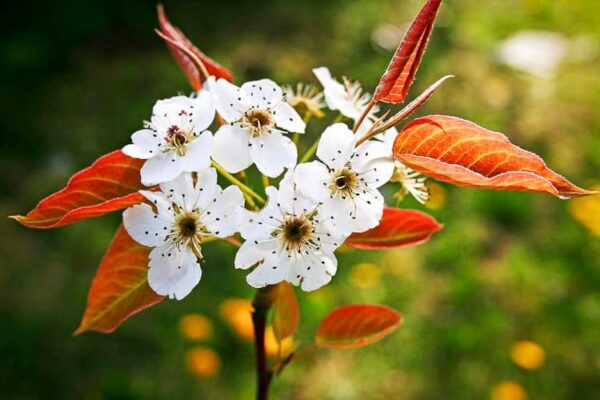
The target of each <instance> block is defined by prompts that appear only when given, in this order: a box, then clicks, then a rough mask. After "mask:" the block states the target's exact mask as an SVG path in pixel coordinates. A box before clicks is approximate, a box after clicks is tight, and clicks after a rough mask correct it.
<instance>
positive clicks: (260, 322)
mask: <svg viewBox="0 0 600 400" xmlns="http://www.w3.org/2000/svg"><path fill="white" fill-rule="evenodd" d="M273 287H274V286H267V287H264V288H262V289H258V291H257V292H256V294H255V295H254V299H253V300H252V306H253V307H254V310H253V311H252V323H253V325H254V347H255V349H256V373H257V375H256V377H257V391H256V400H268V398H269V387H270V385H271V379H272V378H273V371H271V369H270V368H269V366H268V364H267V353H266V350H265V327H266V324H267V314H268V312H269V309H270V308H271V305H272V304H273V302H272V299H271V296H270V291H271V290H272V288H273Z"/></svg>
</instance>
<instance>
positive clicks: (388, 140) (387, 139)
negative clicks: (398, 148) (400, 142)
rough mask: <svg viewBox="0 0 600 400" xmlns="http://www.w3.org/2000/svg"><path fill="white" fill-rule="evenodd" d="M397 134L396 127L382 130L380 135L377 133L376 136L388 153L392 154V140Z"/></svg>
mask: <svg viewBox="0 0 600 400" xmlns="http://www.w3.org/2000/svg"><path fill="white" fill-rule="evenodd" d="M397 136H398V131H397V130H396V128H390V129H388V130H387V131H385V132H383V133H382V134H380V135H377V136H376V138H378V139H379V140H381V141H382V142H383V144H384V146H385V148H386V151H387V152H388V154H389V155H392V149H393V147H394V141H395V140H396V137H397Z"/></svg>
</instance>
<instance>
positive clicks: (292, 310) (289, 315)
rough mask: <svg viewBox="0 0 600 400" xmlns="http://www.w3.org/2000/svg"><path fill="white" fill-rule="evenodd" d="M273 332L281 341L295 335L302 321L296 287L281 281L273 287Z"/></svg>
mask: <svg viewBox="0 0 600 400" xmlns="http://www.w3.org/2000/svg"><path fill="white" fill-rule="evenodd" d="M271 296H273V332H274V333H275V337H276V338H277V340H278V341H279V342H281V341H282V340H284V339H285V338H288V337H290V336H293V335H294V333H296V329H298V323H299V322H300V310H299V308H298V300H297V299H296V295H295V294H294V288H293V287H292V285H290V284H289V283H287V282H281V283H279V284H278V285H277V286H275V287H274V288H273V291H272V292H271Z"/></svg>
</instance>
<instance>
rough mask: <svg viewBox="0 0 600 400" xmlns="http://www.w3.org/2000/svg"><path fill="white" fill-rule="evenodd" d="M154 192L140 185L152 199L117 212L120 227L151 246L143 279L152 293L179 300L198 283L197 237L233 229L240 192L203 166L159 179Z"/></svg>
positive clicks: (236, 223) (237, 219)
mask: <svg viewBox="0 0 600 400" xmlns="http://www.w3.org/2000/svg"><path fill="white" fill-rule="evenodd" d="M160 190H161V191H160V192H151V191H141V192H140V193H142V194H143V195H144V197H145V198H146V199H147V200H148V201H149V202H150V203H151V204H152V206H150V205H149V204H145V203H144V204H138V205H135V206H133V207H130V208H128V209H127V210H125V212H124V213H123V224H124V226H125V229H126V230H127V232H128V233H129V235H130V236H131V238H132V239H133V240H135V241H136V242H138V243H140V244H142V245H144V246H147V247H152V250H151V251H150V256H149V260H150V261H149V265H148V266H149V270H148V283H149V285H150V287H151V288H152V289H153V290H154V291H155V292H156V293H158V294H160V295H164V296H169V297H170V298H176V299H177V300H180V299H182V298H184V297H185V296H187V295H188V294H189V293H190V291H191V290H192V289H193V288H194V287H195V286H196V285H197V284H198V282H199V281H200V277H201V275H202V271H201V270H200V265H199V263H198V260H199V259H202V248H201V246H202V242H203V240H204V239H205V238H207V237H211V236H216V237H219V238H224V237H227V236H230V235H232V234H234V233H235V232H236V231H237V230H238V227H239V226H240V223H241V220H242V218H243V215H244V214H243V213H244V209H243V208H242V207H243V205H244V197H243V195H242V192H241V191H240V189H239V188H238V187H237V186H229V187H227V188H226V189H225V190H222V189H221V187H220V186H219V185H217V173H216V171H215V170H214V169H213V168H208V169H205V170H204V171H202V172H200V173H198V174H197V176H196V177H195V181H194V177H193V176H192V174H189V173H184V174H181V175H180V176H179V177H177V178H176V179H175V180H173V181H170V182H166V183H162V184H161V185H160Z"/></svg>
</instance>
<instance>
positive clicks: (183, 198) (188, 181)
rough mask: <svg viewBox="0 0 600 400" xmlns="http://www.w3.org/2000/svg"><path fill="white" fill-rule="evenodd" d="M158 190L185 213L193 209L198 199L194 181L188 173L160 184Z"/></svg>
mask: <svg viewBox="0 0 600 400" xmlns="http://www.w3.org/2000/svg"><path fill="white" fill-rule="evenodd" d="M160 190H161V191H162V192H163V193H164V194H166V195H167V196H168V197H169V198H170V200H171V201H172V202H174V203H175V204H177V205H178V206H179V207H182V208H183V209H185V210H187V211H191V210H192V209H193V206H194V204H196V199H197V197H198V193H197V191H196V189H195V188H194V180H193V179H192V174H190V173H183V174H181V175H179V176H178V177H177V178H175V179H173V180H172V181H169V182H165V183H161V184H160Z"/></svg>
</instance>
